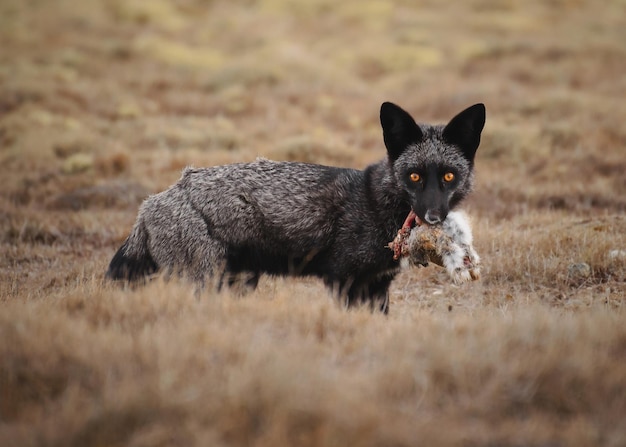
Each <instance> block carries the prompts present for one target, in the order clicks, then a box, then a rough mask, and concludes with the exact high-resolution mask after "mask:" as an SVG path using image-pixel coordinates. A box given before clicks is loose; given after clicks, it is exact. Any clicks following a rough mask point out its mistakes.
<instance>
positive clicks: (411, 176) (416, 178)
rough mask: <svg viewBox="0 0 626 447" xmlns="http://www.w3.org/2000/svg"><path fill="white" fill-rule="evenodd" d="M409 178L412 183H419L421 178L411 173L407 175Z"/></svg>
mask: <svg viewBox="0 0 626 447" xmlns="http://www.w3.org/2000/svg"><path fill="white" fill-rule="evenodd" d="M409 178H410V179H411V181H412V182H419V181H420V178H421V177H420V175H419V174H418V173H417V172H411V175H409Z"/></svg>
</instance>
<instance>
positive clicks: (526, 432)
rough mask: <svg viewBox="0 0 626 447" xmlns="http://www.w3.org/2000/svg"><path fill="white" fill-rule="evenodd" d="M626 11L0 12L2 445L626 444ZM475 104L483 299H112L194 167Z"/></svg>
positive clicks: (283, 287)
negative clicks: (140, 213)
mask: <svg viewBox="0 0 626 447" xmlns="http://www.w3.org/2000/svg"><path fill="white" fill-rule="evenodd" d="M624 42H626V2H624V1H623V0H613V1H610V2H604V3H598V2H592V1H585V0H578V1H576V0H569V1H568V0H554V1H550V2H542V1H538V0H537V1H527V2H516V1H496V0H471V1H467V2H463V3H461V2H447V3H443V2H435V1H427V0H424V1H417V2H416V1H408V0H405V1H395V2H391V1H380V0H364V1H359V2H350V1H348V2H333V1H330V0H312V1H308V2H296V1H288V0H241V1H231V2H228V1H219V0H213V1H211V0H204V1H203V0H171V1H167V0H152V1H150V2H142V1H140V0H128V1H122V0H109V1H105V0H86V1H83V2H74V1H70V0H58V1H49V0H28V1H21V2H11V1H10V0H0V444H1V445H19V446H27V445H76V446H78V445H80V446H84V445H105V444H106V445H131V446H148V445H150V446H153V445H163V446H166V445H199V446H204V445H258V446H263V445H271V446H276V445H316V446H317V445H337V446H343V445H352V446H370V445H385V446H386V445H394V446H413V445H437V446H457V445H462V446H496V445H498V446H589V445H594V446H623V445H626V363H625V362H624V358H626V324H625V314H624V312H625V310H624V307H625V304H626V298H625V295H626V213H625V211H626V175H624V173H625V172H626V127H625V126H624V124H623V123H624V122H626V102H625V101H624V95H625V93H626V45H624ZM383 101H393V102H396V103H398V104H399V105H401V106H402V107H403V108H405V109H406V110H408V111H409V112H410V113H411V114H412V115H413V116H415V117H416V119H417V120H418V121H423V122H433V123H443V122H446V121H447V120H449V119H450V118H451V117H452V116H453V115H454V114H456V113H457V112H459V111H460V110H462V109H463V108H465V107H467V106H469V105H472V104H474V103H476V102H483V103H485V105H486V107H487V124H486V127H485V130H484V134H483V139H482V144H481V147H480V148H479V150H478V153H477V159H476V175H477V184H476V188H475V192H474V193H473V195H472V196H471V198H470V199H469V200H467V202H466V203H465V204H464V206H463V208H464V209H465V210H466V211H467V213H468V214H469V215H470V217H471V219H472V222H473V229H474V238H475V242H476V244H475V245H476V249H477V251H478V252H479V254H480V255H481V258H482V260H483V263H484V265H483V278H482V280H481V281H480V282H478V283H472V284H467V285H462V286H456V285H453V284H452V283H451V282H450V281H449V279H448V278H447V277H446V275H445V273H444V271H443V270H442V269H440V268H438V267H434V266H433V267H428V268H424V269H413V270H409V271H406V272H404V273H403V274H402V275H400V277H399V278H398V279H397V280H396V281H395V282H394V285H393V288H392V292H391V312H390V315H389V316H383V315H379V314H376V313H371V312H370V311H369V310H368V309H352V310H345V309H344V308H342V306H341V305H339V304H338V303H337V302H335V301H334V300H332V299H331V297H329V295H328V293H327V292H326V290H325V289H324V288H323V287H322V286H321V284H319V283H318V282H317V281H313V280H282V279H271V278H265V279H264V280H263V281H262V282H261V284H260V287H259V290H258V291H256V292H255V293H253V294H251V295H247V296H244V297H235V296H230V295H228V294H227V293H223V294H215V293H212V292H206V293H204V294H203V295H201V296H197V295H196V294H194V291H193V289H192V288H191V287H190V286H189V285H187V284H184V283H182V282H179V281H170V282H164V281H162V280H160V279H157V280H155V281H153V282H151V283H150V284H148V285H147V286H145V287H139V288H136V289H128V288H120V287H117V286H112V285H111V284H108V283H106V282H104V281H103V274H104V271H105V270H106V267H107V265H108V262H109V261H110V259H111V257H112V255H113V253H114V252H115V250H116V249H117V248H118V247H119V245H120V244H121V243H122V241H123V240H124V238H125V237H126V236H127V234H128V232H129V230H130V228H131V226H132V223H133V221H134V219H135V216H136V212H137V208H138V206H139V204H140V203H141V201H142V199H143V198H145V197H146V196H147V195H149V194H151V193H155V192H158V191H160V190H162V189H164V188H166V187H167V186H168V185H170V184H171V183H173V182H174V181H176V179H177V178H178V177H179V175H180V171H181V169H182V168H183V167H185V166H187V165H194V166H208V165H214V164H221V163H227V162H239V161H250V160H253V159H254V158H256V157H257V156H263V157H267V158H272V159H277V160H302V161H310V162H317V163H324V164H331V165H337V166H349V167H357V168H362V167H364V166H366V165H367V164H368V163H371V162H374V161H376V160H378V159H381V158H382V157H384V156H385V150H384V146H383V143H382V135H381V130H380V125H379V121H378V111H379V107H380V104H381V103H382V102H383Z"/></svg>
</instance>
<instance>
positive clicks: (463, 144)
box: [443, 104, 485, 162]
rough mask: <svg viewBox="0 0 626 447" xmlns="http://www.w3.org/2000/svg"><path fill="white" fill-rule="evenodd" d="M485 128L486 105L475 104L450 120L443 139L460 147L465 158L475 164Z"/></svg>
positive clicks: (444, 130)
mask: <svg viewBox="0 0 626 447" xmlns="http://www.w3.org/2000/svg"><path fill="white" fill-rule="evenodd" d="M483 127H485V105H484V104H474V105H473V106H471V107H468V108H467V109H465V110H463V111H462V112H461V113H459V114H458V115H457V116H455V117H454V118H452V119H451V120H450V122H449V123H448V125H447V126H446V127H445V129H443V139H444V140H445V141H446V142H448V143H450V144H454V145H456V146H458V147H459V148H460V149H461V151H462V152H463V155H464V156H465V158H467V159H468V160H469V161H470V162H473V161H474V155H475V154H476V149H478V145H479V144H480V133H481V132H482V130H483Z"/></svg>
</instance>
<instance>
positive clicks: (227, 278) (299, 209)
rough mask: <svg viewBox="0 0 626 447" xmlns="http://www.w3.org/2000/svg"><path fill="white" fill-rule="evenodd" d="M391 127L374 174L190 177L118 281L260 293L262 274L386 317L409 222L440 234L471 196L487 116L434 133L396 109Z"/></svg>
mask: <svg viewBox="0 0 626 447" xmlns="http://www.w3.org/2000/svg"><path fill="white" fill-rule="evenodd" d="M380 120H381V125H382V129H383V137H384V142H385V145H386V147H387V157H386V158H385V159H384V160H382V161H380V162H378V163H375V164H372V165H370V166H368V167H367V168H366V169H364V170H356V169H348V168H338V167H330V166H322V165H316V164H307V163H297V162H277V161H270V160H266V159H257V160H256V161H254V162H251V163H238V164H231V165H223V166H215V167H209V168H187V169H185V170H184V171H183V174H182V177H181V178H180V180H179V181H178V182H177V183H175V184H174V185H172V186H171V187H170V188H169V189H167V190H166V191H163V192H161V193H159V194H156V195H153V196H150V197H149V198H147V199H146V200H145V201H144V203H143V204H142V205H141V207H140V210H139V214H138V217H137V221H136V223H135V225H134V227H133V229H132V231H131V233H130V235H129V236H128V238H127V239H126V241H125V242H124V243H123V245H122V246H121V248H120V249H119V250H118V252H117V253H116V254H115V256H114V257H113V259H112V260H111V263H110V265H109V269H108V271H107V277H108V278H110V279H115V280H126V281H136V280H138V279H141V278H144V277H146V276H148V275H150V274H153V273H155V272H157V271H165V272H167V273H172V272H180V273H183V274H185V275H187V276H189V277H190V278H191V279H193V280H194V281H197V282H199V283H201V284H204V283H205V282H206V281H207V280H208V279H210V278H213V280H214V281H215V282H216V284H217V286H218V288H220V287H222V286H225V285H227V286H235V285H237V286H242V285H243V286H246V287H249V288H254V287H256V285H257V283H258V280H259V277H260V275H261V274H262V273H267V274H270V275H297V276H302V275H313V276H318V277H320V278H322V280H323V281H324V283H325V284H326V285H327V286H328V287H330V288H331V289H332V290H333V291H335V292H336V293H337V294H338V295H339V296H341V297H343V298H344V299H346V302H347V304H348V305H354V304H358V303H362V302H369V303H370V305H372V306H373V307H377V308H378V309H380V310H381V311H383V312H387V311H388V307H389V298H388V289H389V285H390V283H391V281H392V280H393V278H394V277H395V275H396V274H397V273H398V271H399V269H400V262H399V260H397V259H394V257H393V253H392V252H391V251H390V250H389V249H388V248H387V247H386V245H387V243H388V241H390V240H391V239H393V237H394V235H395V234H396V232H397V229H398V228H400V226H402V225H403V222H404V223H405V224H406V221H407V220H412V221H413V222H412V224H413V225H414V224H415V223H416V222H417V223H426V224H437V223H441V222H443V221H445V219H446V217H447V215H448V213H449V211H450V210H451V209H453V208H454V207H456V206H457V205H458V204H459V203H460V202H461V201H462V200H463V199H464V198H465V197H466V196H467V195H468V194H469V192H470V191H471V189H472V186H473V167H474V155H475V153H476V150H477V149H478V146H479V144H480V135H481V132H482V129H483V127H484V124H485V107H484V105H483V104H476V105H474V106H471V107H469V108H467V109H465V110H464V111H462V112H461V113H459V114H458V115H456V116H455V117H454V118H452V120H450V122H449V123H448V124H447V125H436V126H431V125H426V124H420V125H418V124H417V123H416V122H415V121H414V120H413V118H412V117H411V116H410V115H409V114H408V113H407V112H406V111H404V110H403V109H401V108H400V107H399V106H397V105H395V104H392V103H388V102H386V103H383V105H382V106H381V110H380ZM407 216H409V217H407Z"/></svg>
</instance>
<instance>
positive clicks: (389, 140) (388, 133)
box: [380, 102, 424, 161]
mask: <svg viewBox="0 0 626 447" xmlns="http://www.w3.org/2000/svg"><path fill="white" fill-rule="evenodd" d="M380 124H381V126H382V127H383V139H384V140H385V146H387V154H388V155H389V159H390V160H392V161H393V160H396V159H397V158H398V157H399V156H400V154H402V152H404V151H405V149H406V148H407V147H408V146H410V145H411V144H414V143H419V142H420V141H421V140H422V138H423V137H424V136H423V134H422V129H420V127H419V126H418V125H417V123H415V120H414V119H413V117H412V116H411V115H409V114H408V112H406V111H405V110H404V109H402V108H401V107H400V106H397V105H395V104H394V103H392V102H384V103H383V105H382V106H380Z"/></svg>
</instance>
